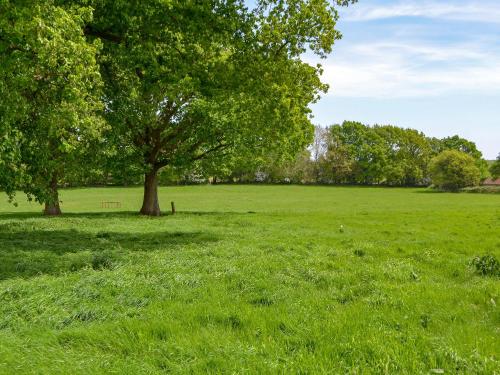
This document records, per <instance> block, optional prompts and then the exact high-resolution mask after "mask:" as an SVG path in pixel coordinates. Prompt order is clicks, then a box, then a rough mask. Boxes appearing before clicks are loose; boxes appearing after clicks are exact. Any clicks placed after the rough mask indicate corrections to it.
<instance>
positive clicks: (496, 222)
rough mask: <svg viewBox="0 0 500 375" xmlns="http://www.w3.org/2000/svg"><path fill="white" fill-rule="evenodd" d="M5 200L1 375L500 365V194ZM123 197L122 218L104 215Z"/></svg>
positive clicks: (275, 193) (222, 193)
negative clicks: (144, 206) (152, 207)
mask: <svg viewBox="0 0 500 375" xmlns="http://www.w3.org/2000/svg"><path fill="white" fill-rule="evenodd" d="M61 196H62V200H63V204H62V208H63V210H64V212H65V215H64V216H63V217H60V218H45V217H42V216H41V215H40V212H41V207H39V206H38V205H35V204H28V203H25V202H21V201H20V205H19V207H18V208H14V207H13V206H10V205H8V204H7V203H2V204H1V205H0V246H1V247H0V373H12V374H18V373H36V374H39V373H44V374H58V373H60V374H69V373H71V374H88V373H119V374H125V373H162V372H174V373H179V372H181V373H189V372H196V373H207V372H208V373H301V372H302V373H346V372H353V373H370V372H375V373H384V372H385V373H408V374H410V373H411V374H414V373H429V372H432V371H434V372H440V371H441V370H444V371H445V373H457V372H458V373H484V374H491V373H495V372H499V371H500V365H499V355H500V340H498V337H500V314H499V310H498V304H499V303H500V298H499V297H500V279H499V278H498V277H495V276H482V275H480V274H477V273H476V272H475V269H474V267H472V266H471V261H472V260H473V259H474V257H475V256H482V255H485V254H491V255H493V256H494V257H496V258H497V259H500V196H496V195H479V194H478V195H475V194H445V193H429V192H427V191H426V190H419V189H378V188H333V187H298V186H194V187H172V188H170V187H169V188H161V194H160V201H161V205H162V208H163V209H164V210H166V211H168V208H169V205H170V201H172V200H173V201H175V203H176V206H177V210H178V214H176V215H175V216H171V215H165V216H163V217H160V218H145V217H139V216H138V215H136V214H135V211H137V210H138V208H139V207H140V198H141V189H140V188H103V189H75V190H66V191H63V192H62V194H61ZM102 201H120V202H121V203H122V208H121V210H109V209H102V208H101V202H102Z"/></svg>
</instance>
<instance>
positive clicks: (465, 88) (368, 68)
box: [309, 42, 500, 98]
mask: <svg viewBox="0 0 500 375" xmlns="http://www.w3.org/2000/svg"><path fill="white" fill-rule="evenodd" d="M309 62H310V63H317V62H318V61H316V60H313V59H312V60H310V61H309ZM320 63H322V65H323V69H324V74H323V81H325V82H326V83H328V84H330V91H329V94H328V95H333V96H337V97H373V98H381V97H385V98H388V97H389V98H390V97H394V98H396V97H422V96H433V95H440V94H445V93H464V92H482V93H488V92H495V93H499V92H500V51H498V50H497V51H495V50H488V49H484V48H482V47H480V46H475V45H470V44H461V45H454V46H446V47H444V46H432V45H427V44H418V43H414V44H411V43H403V42H380V43H370V44H355V45H351V46H350V47H347V48H345V49H344V50H343V51H342V53H341V54H339V55H334V56H333V57H332V58H330V59H329V60H327V61H322V62H320Z"/></svg>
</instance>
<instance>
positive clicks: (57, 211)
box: [43, 175, 62, 216]
mask: <svg viewBox="0 0 500 375" xmlns="http://www.w3.org/2000/svg"><path fill="white" fill-rule="evenodd" d="M50 195H51V198H50V201H47V202H45V209H44V210H43V214H44V215H46V216H59V215H61V213H62V212H61V207H60V206H59V192H58V191H57V176H56V175H54V176H52V180H51V181H50Z"/></svg>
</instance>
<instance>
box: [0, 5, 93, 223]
mask: <svg viewBox="0 0 500 375" xmlns="http://www.w3.org/2000/svg"><path fill="white" fill-rule="evenodd" d="M90 18H91V10H90V8H86V7H71V8H66V9H64V8H62V7H60V6H57V5H55V4H54V2H53V1H50V0H47V1H34V0H33V1H30V0H26V1H10V0H0V97H1V98H2V101H1V102H0V136H1V141H0V151H1V152H0V185H1V187H2V188H3V189H4V190H5V191H6V192H7V194H9V196H10V197H11V198H12V197H13V196H14V194H15V191H16V190H17V189H20V190H22V191H24V192H25V193H26V194H27V195H28V197H29V199H33V198H34V199H35V200H37V201H39V202H40V203H44V204H45V214H47V215H58V214H60V213H61V209H60V207H59V196H58V186H59V184H60V183H61V182H63V181H64V176H65V174H66V173H67V172H68V171H71V172H72V173H75V171H78V170H81V169H82V164H83V163H84V159H85V155H88V154H89V147H90V145H91V144H92V140H94V139H95V138H97V137H98V136H99V134H100V130H101V128H102V122H101V121H100V120H99V117H98V116H97V115H96V112H97V111H98V110H99V108H100V107H101V104H100V96H99V85H100V76H99V70H98V66H97V63H96V60H95V56H96V52H97V49H98V48H99V45H98V42H97V43H93V44H91V43H88V42H87V40H86V38H85V36H84V34H83V31H82V28H83V25H84V24H85V22H88V21H89V20H90Z"/></svg>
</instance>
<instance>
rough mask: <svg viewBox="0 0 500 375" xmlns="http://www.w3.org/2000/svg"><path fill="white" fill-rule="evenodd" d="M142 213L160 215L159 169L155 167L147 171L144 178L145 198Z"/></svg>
mask: <svg viewBox="0 0 500 375" xmlns="http://www.w3.org/2000/svg"><path fill="white" fill-rule="evenodd" d="M140 213H141V215H147V216H160V215H161V211H160V205H159V204H158V170H157V169H153V170H151V171H150V172H148V173H146V175H145V178H144V199H143V201H142V208H141V211H140Z"/></svg>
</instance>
